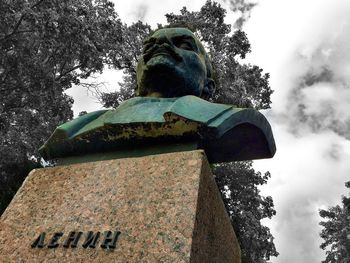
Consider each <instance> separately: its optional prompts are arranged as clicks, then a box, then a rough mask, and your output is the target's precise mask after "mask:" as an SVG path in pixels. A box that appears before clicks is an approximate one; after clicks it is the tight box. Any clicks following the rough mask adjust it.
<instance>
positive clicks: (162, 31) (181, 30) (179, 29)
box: [151, 27, 197, 39]
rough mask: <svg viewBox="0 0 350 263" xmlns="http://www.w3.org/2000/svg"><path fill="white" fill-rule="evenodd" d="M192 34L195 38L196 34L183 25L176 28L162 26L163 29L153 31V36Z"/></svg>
mask: <svg viewBox="0 0 350 263" xmlns="http://www.w3.org/2000/svg"><path fill="white" fill-rule="evenodd" d="M164 35H166V36H170V37H172V36H182V35H184V36H190V37H193V38H195V39H197V38H196V36H195V35H194V34H193V33H192V32H191V31H190V30H189V29H187V28H183V27H175V28H162V29H158V30H157V31H155V32H154V33H153V35H152V36H151V37H155V38H157V37H161V36H164Z"/></svg>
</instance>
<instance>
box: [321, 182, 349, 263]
mask: <svg viewBox="0 0 350 263" xmlns="http://www.w3.org/2000/svg"><path fill="white" fill-rule="evenodd" d="M345 186H346V187H347V188H350V181H349V182H347V183H345ZM319 213H320V216H321V217H322V218H323V219H324V220H325V221H322V222H320V225H321V226H322V227H323V229H322V231H321V233H320V236H321V237H322V238H323V240H324V242H323V243H322V244H321V246H320V247H321V248H322V249H323V250H326V259H325V260H323V261H322V263H348V262H350V195H349V197H346V196H343V197H342V204H341V206H340V205H336V206H333V207H330V208H329V209H327V210H320V212H319Z"/></svg>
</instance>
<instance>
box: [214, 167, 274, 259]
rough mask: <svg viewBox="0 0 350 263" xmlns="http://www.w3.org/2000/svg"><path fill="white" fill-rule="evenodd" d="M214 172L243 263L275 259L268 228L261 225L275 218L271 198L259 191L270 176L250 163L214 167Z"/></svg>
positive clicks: (271, 237)
mask: <svg viewBox="0 0 350 263" xmlns="http://www.w3.org/2000/svg"><path fill="white" fill-rule="evenodd" d="M213 172H214V174H215V175H216V182H217V184H218V187H219V189H220V190H221V192H222V197H223V200H224V203H225V206H226V209H227V211H228V212H229V215H230V218H231V220H232V226H233V228H234V229H235V233H236V235H237V238H238V240H239V241H240V246H241V249H242V262H243V263H247V262H251V263H253V262H254V263H264V262H267V260H269V259H270V257H271V256H278V253H277V251H276V248H275V245H274V243H273V236H272V234H271V233H270V230H269V228H268V227H266V226H263V225H261V222H260V221H261V220H262V219H264V218H271V217H272V216H274V215H275V214H276V211H275V209H274V205H273V200H272V198H271V197H270V196H267V197H263V196H261V195H260V194H259V192H260V191H259V189H258V186H260V185H264V184H266V183H267V180H268V179H269V178H270V173H269V172H266V173H265V174H264V175H262V174H261V173H260V172H256V171H254V169H253V167H252V162H251V161H246V162H233V163H226V164H220V165H216V166H215V167H214V169H213Z"/></svg>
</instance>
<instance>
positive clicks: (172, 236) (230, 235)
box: [0, 150, 240, 263]
mask: <svg viewBox="0 0 350 263" xmlns="http://www.w3.org/2000/svg"><path fill="white" fill-rule="evenodd" d="M0 261H1V262H35V263H38V262H84V263H85V262H104V263H105V262H107V263H108V262H120V263H125V262H137V263H138V262H151V263H153V262H192V263H205V262H208V263H210V262H212V263H228V262H230V263H238V262H240V249H239V245H238V242H237V239H236V236H235V233H234V231H233V229H232V226H231V224H230V220H229V217H228V215H227V213H226V211H225V208H224V204H223V202H222V200H221V197H220V194H219V191H218V189H217V186H216V184H215V181H214V178H213V175H212V173H211V171H210V168H209V164H208V162H207V160H206V157H205V154H204V153H203V152H202V151H200V150H196V151H187V152H179V153H168V154H159V155H151V156H146V157H140V158H126V159H116V160H107V161H99V162H89V163H81V164H74V165H66V166H57V167H53V168H45V169H38V170H34V171H32V172H31V173H30V175H29V176H28V177H27V179H26V181H25V182H24V184H23V186H22V187H21V189H20V190H19V191H18V193H17V194H16V196H15V198H14V199H13V201H12V202H11V204H10V205H9V207H8V208H7V209H6V211H5V212H4V214H3V215H2V217H1V220H0Z"/></svg>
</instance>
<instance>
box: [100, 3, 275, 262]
mask: <svg viewBox="0 0 350 263" xmlns="http://www.w3.org/2000/svg"><path fill="white" fill-rule="evenodd" d="M225 12H226V11H225V10H224V9H223V8H222V7H221V6H220V5H219V4H217V3H215V2H212V1H207V2H206V4H205V5H204V6H203V7H202V8H201V10H200V11H198V12H189V11H188V10H187V9H186V8H185V7H184V8H183V9H182V10H181V11H180V15H176V14H173V13H171V14H167V15H166V18H167V22H168V24H169V25H184V26H186V27H188V28H190V29H191V30H192V31H194V33H195V34H196V35H197V37H198V38H199V39H200V40H201V41H202V42H203V43H204V44H205V47H206V48H207V50H208V53H209V55H210V56H211V59H212V63H213V67H214V74H215V80H216V85H217V87H216V92H215V93H214V96H212V97H211V98H210V100H211V101H213V102H218V103H228V104H235V105H237V106H238V107H254V108H255V109H267V108H270V104H271V101H270V95H271V94H272V90H271V88H270V86H269V82H268V79H269V75H268V74H263V70H262V69H260V68H259V67H258V66H255V65H249V64H248V65H246V64H241V63H239V61H238V60H239V59H244V58H245V56H246V54H247V53H248V52H250V44H249V41H248V39H247V37H246V34H245V33H244V32H243V31H242V30H239V29H238V30H235V31H233V32H231V27H230V25H228V24H225V23H224V18H225ZM161 27H163V25H158V28H161ZM125 32H129V33H128V35H129V36H130V37H131V39H130V40H129V41H128V43H126V45H127V47H126V48H125V49H124V50H125V54H126V55H125V60H124V61H127V62H128V63H125V62H123V65H124V67H125V68H124V73H125V77H124V79H123V83H121V90H120V91H117V92H113V93H111V94H110V93H102V96H101V97H100V100H101V101H102V102H103V105H104V106H105V107H117V106H118V105H119V104H120V102H121V101H123V100H124V99H127V98H130V97H132V96H134V94H135V88H136V75H135V65H136V64H137V61H138V57H139V56H140V54H141V49H142V41H141V40H142V39H144V38H145V37H146V36H148V35H149V34H150V32H151V29H150V27H149V26H148V25H145V24H143V23H142V22H137V23H135V24H133V25H131V26H130V27H127V28H125ZM129 43H132V46H130V44H129ZM213 171H214V174H216V180H217V183H218V186H219V188H220V191H221V193H222V196H223V200H224V203H225V206H226V208H227V210H228V212H229V214H230V217H231V219H232V222H233V226H234V228H235V231H236V233H237V235H238V238H239V241H240V244H241V247H242V262H243V263H260V262H262V263H263V262H267V260H269V258H270V257H271V256H277V255H278V253H277V251H276V248H275V246H274V243H273V237H272V235H271V233H270V231H269V229H268V228H267V227H265V226H262V225H261V222H260V220H261V219H263V218H271V217H272V216H273V215H274V214H275V213H276V212H275V210H274V208H273V207H274V206H273V201H272V198H271V197H262V196H261V195H260V194H259V190H258V188H257V187H258V186H259V185H263V184H265V183H266V182H267V180H268V178H269V176H270V174H269V173H266V174H265V175H261V173H259V172H255V171H254V169H253V168H252V162H236V163H228V164H222V165H215V166H214V167H213Z"/></svg>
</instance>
